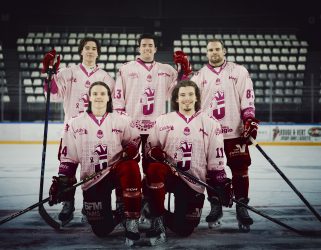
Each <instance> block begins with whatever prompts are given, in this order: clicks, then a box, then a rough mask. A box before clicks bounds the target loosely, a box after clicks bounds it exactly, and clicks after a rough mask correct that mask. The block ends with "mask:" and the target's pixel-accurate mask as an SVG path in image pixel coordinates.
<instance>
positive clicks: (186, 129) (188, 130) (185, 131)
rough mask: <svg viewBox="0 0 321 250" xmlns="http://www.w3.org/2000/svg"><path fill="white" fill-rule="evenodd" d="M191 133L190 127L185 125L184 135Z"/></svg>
mask: <svg viewBox="0 0 321 250" xmlns="http://www.w3.org/2000/svg"><path fill="white" fill-rule="evenodd" d="M190 134H191V130H190V129H189V127H185V128H184V135H190Z"/></svg>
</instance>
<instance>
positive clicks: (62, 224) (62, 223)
mask: <svg viewBox="0 0 321 250" xmlns="http://www.w3.org/2000/svg"><path fill="white" fill-rule="evenodd" d="M73 218H74V216H71V217H70V218H69V219H68V220H64V221H61V226H62V227H64V226H66V225H67V224H68V223H69V222H70V221H71V220H72V219H73Z"/></svg>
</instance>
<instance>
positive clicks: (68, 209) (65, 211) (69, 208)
mask: <svg viewBox="0 0 321 250" xmlns="http://www.w3.org/2000/svg"><path fill="white" fill-rule="evenodd" d="M74 211H75V202H74V201H64V202H63V207H62V210H61V212H60V213H59V216H58V219H59V220H60V221H61V225H62V226H65V225H67V224H68V223H69V222H70V221H71V220H72V219H73V218H74Z"/></svg>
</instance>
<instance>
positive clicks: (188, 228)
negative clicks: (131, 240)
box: [146, 81, 233, 245]
mask: <svg viewBox="0 0 321 250" xmlns="http://www.w3.org/2000/svg"><path fill="white" fill-rule="evenodd" d="M199 93H200V92H199V89H198V87H197V85H196V84H195V83H194V82H192V81H182V82H180V83H179V84H178V85H177V86H176V87H175V88H174V90H173V93H172V98H171V101H172V107H173V109H174V110H175V112H171V113H168V114H165V115H162V116H160V117H158V118H157V120H156V125H155V127H154V128H153V130H152V132H151V134H150V136H149V137H148V141H147V144H146V145H147V148H146V152H147V156H148V157H149V158H150V159H151V160H154V162H151V163H150V164H149V166H148V168H147V170H146V178H147V187H148V192H149V195H150V209H151V216H152V221H151V223H152V225H151V229H150V230H149V231H148V232H147V236H148V237H150V243H151V245H157V244H159V243H162V242H164V241H165V240H166V235H165V227H168V228H170V229H171V230H172V231H174V232H175V233H177V234H178V235H180V236H188V235H190V234H191V233H192V232H193V230H194V228H195V227H197V225H198V224H199V222H200V218H201V214H202V208H203V203H204V194H203V192H204V187H203V186H200V185H199V184H197V183H195V182H194V181H192V180H190V179H188V178H186V177H185V176H184V175H181V174H179V173H177V172H175V170H173V169H172V168H171V167H170V166H168V165H166V164H165V163H164V159H171V161H173V163H174V164H176V166H177V167H178V168H179V169H180V170H182V171H186V172H188V173H189V174H192V175H194V176H195V177H197V178H198V179H200V180H202V181H204V182H205V181H206V179H208V180H207V183H209V184H210V185H212V186H213V187H216V188H217V189H220V190H221V191H220V192H219V194H217V195H219V196H220V198H221V202H222V204H224V205H225V206H231V205H232V202H231V198H232V195H233V192H232V188H231V181H230V180H229V179H228V178H226V173H225V170H224V153H223V152H224V148H223V147H224V143H223V136H222V134H221V128H220V125H219V124H218V123H217V122H216V121H214V120H213V119H211V118H209V117H208V116H207V115H206V114H205V113H203V112H200V111H199V109H200V94H199ZM213 152H215V154H213ZM166 192H171V193H174V195H175V211H174V213H170V212H168V211H166V210H165V208H164V200H165V194H166Z"/></svg>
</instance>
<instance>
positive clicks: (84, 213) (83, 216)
mask: <svg viewBox="0 0 321 250" xmlns="http://www.w3.org/2000/svg"><path fill="white" fill-rule="evenodd" d="M81 215H82V216H81V223H88V220H87V216H86V211H85V209H84V207H83V208H82V209H81Z"/></svg>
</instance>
